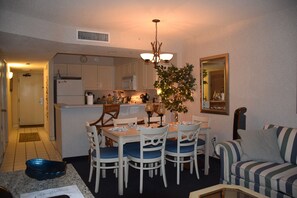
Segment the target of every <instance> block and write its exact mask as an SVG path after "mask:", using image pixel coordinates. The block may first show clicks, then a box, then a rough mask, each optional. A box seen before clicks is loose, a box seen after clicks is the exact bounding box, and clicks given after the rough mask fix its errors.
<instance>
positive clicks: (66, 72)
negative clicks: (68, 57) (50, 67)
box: [54, 64, 81, 77]
mask: <svg viewBox="0 0 297 198" xmlns="http://www.w3.org/2000/svg"><path fill="white" fill-rule="evenodd" d="M58 73H59V74H60V76H61V77H81V65H75V64H55V65H54V76H58Z"/></svg>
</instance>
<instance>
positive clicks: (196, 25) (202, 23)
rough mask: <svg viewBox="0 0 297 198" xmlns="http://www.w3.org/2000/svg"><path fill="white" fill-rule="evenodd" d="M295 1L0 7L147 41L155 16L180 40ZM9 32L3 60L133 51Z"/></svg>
mask: <svg viewBox="0 0 297 198" xmlns="http://www.w3.org/2000/svg"><path fill="white" fill-rule="evenodd" d="M296 5H297V1H296V0H183V1H181V0H162V1H160V0H150V1H145V0H105V1H103V0H84V1H81V0H9V1H7V0H0V11H1V10H4V11H9V12H12V13H17V14H20V15H24V16H28V17H33V18H36V19H40V20H44V21H48V22H51V23H53V24H56V25H61V26H72V27H80V28H85V29H99V30H101V31H106V32H115V31H116V32H129V33H130V34H135V35H145V36H146V37H151V38H152V40H153V39H154V24H153V23H152V22H151V21H152V19H154V18H158V19H160V20H161V23H160V24H159V25H158V35H160V36H162V37H163V38H164V37H166V38H172V39H173V38H175V39H179V40H180V39H181V38H182V39H191V38H195V37H199V35H201V34H203V32H205V31H209V30H215V29H218V28H222V27H225V26H228V25H231V24H234V23H237V22H239V21H242V20H247V19H251V18H254V17H259V16H262V15H266V14H268V13H271V12H277V11H279V10H283V9H287V8H289V7H291V6H296ZM2 20H3V19H2ZM7 23H10V20H7ZM12 33H13V32H6V31H5V30H2V31H0V43H1V44H0V52H1V53H2V56H3V57H4V58H5V60H6V61H7V62H8V63H9V62H30V63H31V66H32V65H40V64H45V63H46V62H47V61H48V60H49V59H50V58H51V57H52V56H53V54H55V53H57V52H67V53H74V54H93V55H96V54H98V55H109V56H113V55H115V54H117V55H120V56H130V55H131V56H136V54H138V53H139V52H138V51H137V50H131V51H129V52H128V51H127V50H123V49H110V50H106V47H98V46H89V45H84V46H81V45H76V44H65V43H58V42H54V41H48V40H42V39H37V38H31V37H26V36H23V35H16V34H12ZM149 45H150V43H148V46H149Z"/></svg>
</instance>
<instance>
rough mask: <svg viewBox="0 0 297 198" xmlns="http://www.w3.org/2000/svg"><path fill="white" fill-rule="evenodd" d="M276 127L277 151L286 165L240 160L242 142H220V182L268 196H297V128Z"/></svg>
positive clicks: (217, 148) (267, 127)
mask: <svg viewBox="0 0 297 198" xmlns="http://www.w3.org/2000/svg"><path fill="white" fill-rule="evenodd" d="M273 127H274V128H276V135H277V142H278V149H279V151H280V156H281V158H282V159H283V160H284V162H283V163H276V162H269V161H267V162H265V161H264V162H263V161H253V160H249V161H243V160H241V157H242V154H243V150H242V147H241V143H240V140H232V141H227V142H224V143H219V144H217V146H216V152H217V153H220V159H221V178H220V181H221V183H227V184H235V185H242V186H244V187H247V188H250V189H252V190H254V191H257V192H259V193H261V194H264V195H266V196H268V197H297V128H288V127H283V126H276V125H271V124H270V125H265V126H264V129H270V128H273Z"/></svg>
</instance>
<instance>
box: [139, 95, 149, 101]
mask: <svg viewBox="0 0 297 198" xmlns="http://www.w3.org/2000/svg"><path fill="white" fill-rule="evenodd" d="M140 98H141V100H142V103H146V102H147V101H149V99H150V96H149V95H148V94H147V93H145V94H141V95H140Z"/></svg>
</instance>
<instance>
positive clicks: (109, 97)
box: [106, 94, 113, 104]
mask: <svg viewBox="0 0 297 198" xmlns="http://www.w3.org/2000/svg"><path fill="white" fill-rule="evenodd" d="M112 101H113V98H112V96H111V95H110V94H108V96H107V99H106V103H107V104H112Z"/></svg>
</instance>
